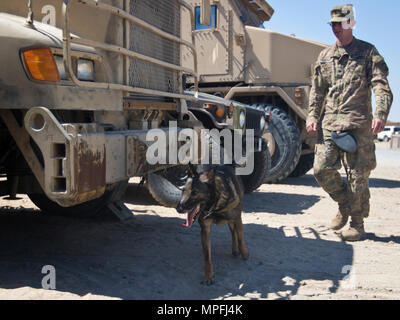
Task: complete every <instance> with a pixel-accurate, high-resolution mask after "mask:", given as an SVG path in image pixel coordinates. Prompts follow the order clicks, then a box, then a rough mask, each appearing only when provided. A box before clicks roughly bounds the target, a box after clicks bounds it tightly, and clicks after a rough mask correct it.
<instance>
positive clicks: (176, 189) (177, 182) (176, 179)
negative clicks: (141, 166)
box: [146, 166, 188, 208]
mask: <svg viewBox="0 0 400 320" xmlns="http://www.w3.org/2000/svg"><path fill="white" fill-rule="evenodd" d="M187 169H188V167H187V166H176V167H172V168H168V169H165V170H161V171H158V172H153V173H149V174H148V175H147V179H146V180H147V188H148V190H149V192H150V194H151V195H152V196H153V198H154V200H156V201H157V202H158V203H159V204H161V205H162V206H164V207H171V208H176V207H177V205H178V204H179V201H180V200H181V196H182V189H183V187H184V186H185V183H186V180H187V178H188V173H187Z"/></svg>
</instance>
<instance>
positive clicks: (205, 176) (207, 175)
mask: <svg viewBox="0 0 400 320" xmlns="http://www.w3.org/2000/svg"><path fill="white" fill-rule="evenodd" d="M214 174H215V170H214V169H211V170H209V171H207V172H203V173H202V174H200V177H199V180H200V181H201V182H203V183H208V182H210V181H212V180H213V179H214Z"/></svg>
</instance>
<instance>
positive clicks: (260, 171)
mask: <svg viewBox="0 0 400 320" xmlns="http://www.w3.org/2000/svg"><path fill="white" fill-rule="evenodd" d="M270 168H271V157H270V155H269V150H268V148H267V149H266V150H265V151H262V152H256V153H255V154H254V170H253V172H252V173H251V174H249V175H248V176H244V175H243V176H240V177H241V178H242V182H243V186H244V192H245V193H250V192H253V191H254V190H256V189H257V188H258V187H260V186H261V185H262V184H263V183H264V179H265V177H266V175H267V174H268V172H269V170H270Z"/></svg>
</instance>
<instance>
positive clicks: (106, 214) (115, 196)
mask: <svg viewBox="0 0 400 320" xmlns="http://www.w3.org/2000/svg"><path fill="white" fill-rule="evenodd" d="M127 187H128V180H124V181H121V182H117V183H115V184H114V185H113V186H112V187H110V188H109V189H108V190H106V191H105V192H104V194H103V195H102V196H101V197H100V198H97V199H94V200H91V201H88V202H84V203H81V204H78V205H76V206H72V207H62V206H60V205H59V204H58V203H56V202H54V201H52V200H50V199H49V198H48V197H47V196H46V194H44V193H31V194H28V197H29V198H30V199H31V201H32V202H33V203H34V204H35V205H36V206H37V207H38V208H39V209H41V210H42V211H43V212H44V213H45V214H48V215H54V216H66V217H75V218H95V217H101V218H105V219H108V218H115V216H114V214H112V213H111V211H110V210H105V208H106V206H107V205H108V204H110V203H112V202H114V201H118V200H120V199H121V198H122V196H123V195H124V193H125V190H126V188H127Z"/></svg>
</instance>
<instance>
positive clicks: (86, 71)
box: [77, 59, 94, 81]
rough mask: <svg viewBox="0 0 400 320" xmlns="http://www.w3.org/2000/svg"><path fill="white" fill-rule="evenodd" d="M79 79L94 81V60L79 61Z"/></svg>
mask: <svg viewBox="0 0 400 320" xmlns="http://www.w3.org/2000/svg"><path fill="white" fill-rule="evenodd" d="M77 69H78V70H77V77H78V79H79V80H82V81H94V63H93V61H92V60H87V59H78V67H77Z"/></svg>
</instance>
